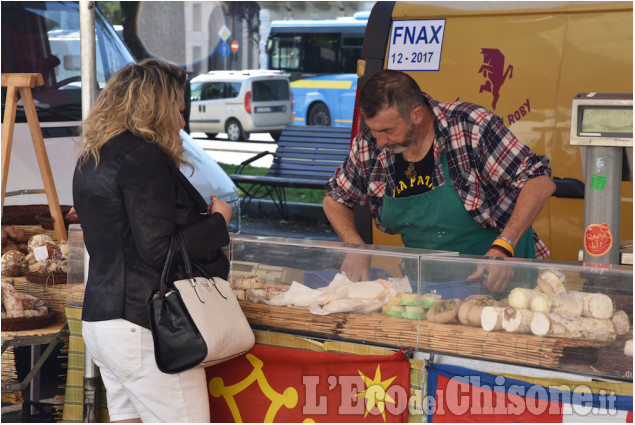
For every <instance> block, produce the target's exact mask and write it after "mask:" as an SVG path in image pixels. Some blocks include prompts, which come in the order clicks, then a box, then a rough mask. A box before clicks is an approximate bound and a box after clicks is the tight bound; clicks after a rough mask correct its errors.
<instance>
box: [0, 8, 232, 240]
mask: <svg viewBox="0 0 635 425" xmlns="http://www.w3.org/2000/svg"><path fill="white" fill-rule="evenodd" d="M1 8H2V14H1V15H0V16H1V18H2V25H1V28H2V39H1V40H2V62H1V63H2V72H3V73H25V72H27V73H31V72H37V73H40V74H42V77H43V79H44V85H43V86H40V87H34V88H33V89H32V93H33V98H34V100H35V105H36V108H37V114H38V120H39V121H40V127H41V129H42V135H43V137H44V144H45V147H46V151H47V154H48V158H49V162H50V165H51V171H52V173H53V180H54V182H55V187H56V190H57V195H58V198H59V202H60V204H62V205H72V203H73V194H72V181H73V170H74V169H75V161H76V158H77V153H78V152H77V141H78V138H77V129H78V126H79V125H80V124H81V120H82V99H81V68H80V62H81V61H80V44H79V4H78V3H77V2H70V1H68V2H67V1H42V2H2V5H1ZM95 33H96V46H95V47H96V72H97V75H96V76H97V85H98V87H99V88H103V87H104V86H105V85H106V81H108V79H109V78H110V77H111V76H112V75H113V74H115V73H116V72H117V71H118V70H119V69H120V68H122V67H123V66H125V65H126V64H128V63H132V62H134V58H133V56H132V55H131V54H130V52H129V51H128V49H127V47H126V45H125V44H124V43H123V41H122V40H121V38H120V37H119V36H118V35H117V33H116V31H115V29H114V28H113V27H112V25H110V23H109V22H108V20H107V19H106V18H105V16H104V15H103V14H102V13H101V11H99V9H98V8H97V9H96V13H95ZM5 100H6V88H2V116H4V107H5ZM181 138H182V139H183V140H184V148H185V151H186V158H187V159H188V160H189V161H190V162H191V163H193V164H194V165H195V167H196V168H195V172H194V173H193V174H192V170H191V169H190V168H189V167H186V168H185V169H184V170H183V174H184V175H185V176H186V177H187V178H188V179H189V180H190V181H191V182H192V184H193V185H194V187H196V189H197V190H198V191H199V192H200V193H201V195H202V196H203V197H204V198H205V199H209V195H210V193H212V191H213V192H214V193H216V194H217V195H218V197H219V198H220V199H222V200H224V201H226V202H227V203H229V204H230V205H231V206H232V207H233V211H234V214H233V217H232V221H231V222H230V230H231V231H233V232H238V231H239V230H240V227H239V217H240V213H239V211H240V202H239V197H238V190H237V189H236V186H235V185H234V184H233V182H232V181H231V179H230V178H229V177H228V176H227V174H226V173H225V172H224V171H223V170H222V168H220V167H219V166H218V164H216V162H214V160H213V159H212V158H211V157H210V156H209V155H207V154H206V153H205V152H203V150H202V149H201V148H200V147H199V146H198V145H197V144H196V143H195V142H194V141H193V140H192V139H191V137H190V136H189V135H188V134H187V133H185V132H181ZM6 183H7V188H6V190H7V193H11V192H15V193H24V190H28V189H41V188H42V187H43V183H42V177H41V176H40V172H39V168H38V166H37V160H36V157H35V151H34V149H33V144H32V143H31V136H30V132H29V127H28V124H27V121H26V115H25V113H24V109H23V107H22V103H21V102H20V103H19V104H18V108H17V113H16V124H15V130H14V134H13V144H12V150H11V160H10V167H9V175H8V178H7V182H6ZM30 204H47V199H46V196H45V195H44V194H19V195H16V196H7V198H6V199H5V205H30Z"/></svg>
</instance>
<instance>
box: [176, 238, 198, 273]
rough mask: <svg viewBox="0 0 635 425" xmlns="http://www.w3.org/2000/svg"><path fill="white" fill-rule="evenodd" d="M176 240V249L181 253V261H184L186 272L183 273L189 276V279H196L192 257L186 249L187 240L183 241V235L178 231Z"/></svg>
mask: <svg viewBox="0 0 635 425" xmlns="http://www.w3.org/2000/svg"><path fill="white" fill-rule="evenodd" d="M174 237H175V238H176V249H177V250H179V251H181V259H182V260H183V267H184V268H185V270H183V272H184V273H185V275H186V276H187V278H188V279H191V278H192V277H194V273H193V271H192V263H191V262H190V255H189V254H188V253H187V248H186V247H185V240H184V239H183V235H182V234H181V232H179V231H177V232H176V233H175V234H174Z"/></svg>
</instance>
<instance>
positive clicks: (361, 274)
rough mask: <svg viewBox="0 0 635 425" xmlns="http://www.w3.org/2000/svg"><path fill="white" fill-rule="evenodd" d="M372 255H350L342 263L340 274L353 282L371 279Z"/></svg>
mask: <svg viewBox="0 0 635 425" xmlns="http://www.w3.org/2000/svg"><path fill="white" fill-rule="evenodd" d="M369 271H370V255H366V254H357V253H353V252H351V253H348V254H346V257H345V258H344V261H342V267H341V268H340V272H343V273H344V274H346V277H347V278H349V279H350V280H351V281H352V282H364V281H367V280H368V279H369Z"/></svg>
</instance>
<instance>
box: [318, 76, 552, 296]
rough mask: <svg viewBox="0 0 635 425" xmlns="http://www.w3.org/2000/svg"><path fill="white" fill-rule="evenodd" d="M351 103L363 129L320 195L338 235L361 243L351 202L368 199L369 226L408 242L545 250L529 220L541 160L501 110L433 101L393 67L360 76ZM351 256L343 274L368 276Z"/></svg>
mask: <svg viewBox="0 0 635 425" xmlns="http://www.w3.org/2000/svg"><path fill="white" fill-rule="evenodd" d="M359 108H360V110H361V113H362V117H363V118H364V120H365V123H366V126H367V128H366V129H364V130H363V131H362V132H361V133H360V134H359V135H357V137H356V138H355V140H354V143H353V147H352V149H351V153H350V155H349V157H348V158H347V159H346V160H345V161H344V164H343V165H342V166H340V167H339V168H338V169H337V171H336V172H335V175H334V176H333V177H332V178H331V179H330V181H329V183H328V185H327V194H326V196H325V197H324V202H323V206H324V211H325V213H326V216H327V217H328V219H329V221H330V222H331V225H332V226H333V229H334V230H335V231H336V232H337V234H338V235H339V237H340V238H341V239H342V241H343V242H347V243H363V240H362V238H361V236H360V235H359V233H358V232H357V230H356V228H355V222H354V217H353V210H352V208H353V206H354V205H355V204H359V205H366V204H370V211H371V215H372V217H373V219H374V220H375V223H376V225H377V227H378V228H379V229H380V230H382V231H384V232H388V233H396V234H400V235H401V238H402V241H403V243H404V245H405V246H406V247H414V248H425V249H440V250H446V251H458V252H460V253H462V254H471V255H486V256H491V257H524V258H546V257H547V255H548V254H549V250H548V249H547V247H546V246H545V244H544V243H543V242H542V241H541V240H540V239H539V238H538V235H537V234H536V232H535V231H534V230H533V228H532V223H533V221H534V220H535V219H536V217H537V216H538V213H539V212H540V210H541V209H542V208H543V206H544V205H545V204H546V202H547V200H548V199H549V197H550V196H551V195H552V194H553V192H554V190H555V185H554V183H553V182H552V181H551V177H550V176H551V170H550V168H549V160H548V158H547V157H546V156H541V155H536V154H535V153H533V152H531V151H530V150H529V148H528V147H527V146H525V145H523V144H522V143H520V142H519V141H518V139H516V137H515V136H514V135H513V134H512V133H511V132H510V131H509V129H507V128H506V127H505V126H504V125H503V123H502V121H501V120H500V118H499V117H497V116H496V115H494V114H492V113H491V112H489V111H487V110H486V109H484V108H482V107H479V106H477V105H473V104H470V103H461V102H450V103H440V102H437V101H436V100H434V99H432V98H431V97H430V96H428V95H427V94H426V93H423V92H422V91H421V89H420V88H419V86H418V85H417V83H416V81H415V80H414V79H412V78H411V77H410V76H408V75H407V74H405V73H402V72H399V71H392V70H384V71H381V72H378V73H376V74H375V75H373V76H372V77H371V78H370V79H369V80H368V82H367V83H366V84H365V85H364V87H363V88H362V91H361V93H360V97H359ZM447 183H449V184H447ZM353 263H354V261H353V260H348V263H347V261H345V264H343V266H342V269H343V271H345V272H346V273H347V275H348V276H349V278H351V279H353V280H356V279H367V278H368V275H367V273H368V271H367V268H364V267H361V268H360V267H359V264H357V265H355V264H353ZM488 272H489V274H488V276H487V278H486V280H485V284H486V285H487V286H488V287H489V288H490V289H491V290H493V291H501V290H503V289H504V288H505V286H506V285H507V282H508V281H509V278H510V277H509V276H508V275H507V276H504V275H505V274H508V273H509V271H505V270H504V268H501V269H499V272H497V271H496V270H495V269H494V270H493V269H492V268H490V270H488ZM482 273H483V269H478V270H477V271H476V272H475V273H474V274H472V275H471V276H469V278H472V279H473V278H478V277H480V276H481V275H482Z"/></svg>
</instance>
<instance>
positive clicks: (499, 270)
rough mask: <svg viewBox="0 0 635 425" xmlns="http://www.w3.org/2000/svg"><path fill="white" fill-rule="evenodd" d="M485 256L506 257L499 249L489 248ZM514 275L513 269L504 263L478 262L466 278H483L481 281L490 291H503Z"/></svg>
mask: <svg viewBox="0 0 635 425" xmlns="http://www.w3.org/2000/svg"><path fill="white" fill-rule="evenodd" d="M485 256H487V257H499V258H507V257H505V256H504V255H503V254H502V253H501V252H500V251H498V250H496V249H490V250H489V251H487V253H486V254H485ZM513 277H514V270H513V269H512V267H511V266H507V265H505V264H504V263H502V262H501V263H499V264H479V265H478V266H477V267H476V271H475V272H474V273H472V274H471V275H470V276H468V277H467V278H468V279H479V278H483V283H484V284H485V286H487V288H488V289H489V290H490V291H493V292H503V291H504V290H505V289H507V287H508V286H509V283H510V282H511V280H512V278H513Z"/></svg>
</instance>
